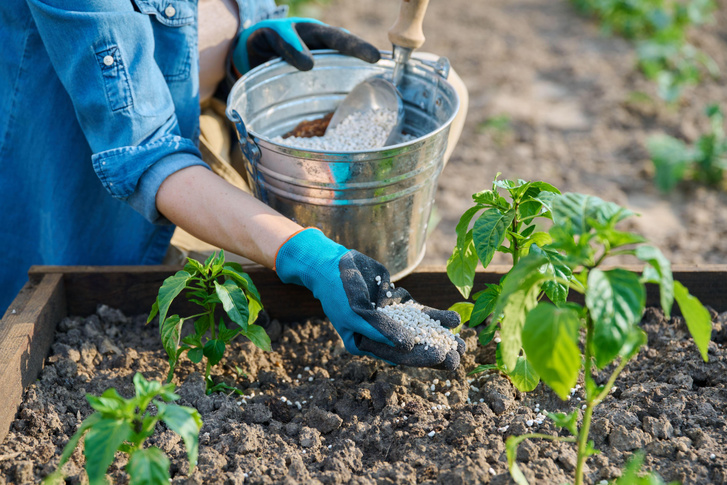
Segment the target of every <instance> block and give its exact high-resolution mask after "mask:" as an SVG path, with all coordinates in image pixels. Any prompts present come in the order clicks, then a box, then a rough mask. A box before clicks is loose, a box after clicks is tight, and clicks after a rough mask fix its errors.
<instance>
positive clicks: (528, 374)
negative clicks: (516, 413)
mask: <svg viewBox="0 0 727 485" xmlns="http://www.w3.org/2000/svg"><path fill="white" fill-rule="evenodd" d="M507 375H508V377H509V378H510V380H511V381H512V383H513V384H514V385H515V387H517V388H518V390H519V391H520V392H530V391H532V390H533V389H535V388H536V387H537V386H538V383H539V382H540V376H539V375H538V373H537V371H536V370H535V368H534V367H533V366H532V364H531V363H530V362H528V360H527V359H526V358H525V357H523V356H522V355H521V356H520V357H518V358H517V363H516V364H515V368H514V369H513V370H512V371H510V372H508V373H507Z"/></svg>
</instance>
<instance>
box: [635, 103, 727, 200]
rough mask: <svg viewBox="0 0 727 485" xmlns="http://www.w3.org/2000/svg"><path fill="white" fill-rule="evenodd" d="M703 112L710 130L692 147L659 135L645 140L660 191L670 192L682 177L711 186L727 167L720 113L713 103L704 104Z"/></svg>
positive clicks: (719, 179)
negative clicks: (707, 119) (705, 106)
mask: <svg viewBox="0 0 727 485" xmlns="http://www.w3.org/2000/svg"><path fill="white" fill-rule="evenodd" d="M706 114H707V116H708V117H709V124H710V131H709V133H706V134H704V135H702V136H700V137H699V140H697V143H696V144H695V145H694V146H688V145H687V144H686V143H684V142H683V141H681V140H679V139H677V138H674V137H671V136H668V135H663V134H662V135H654V136H652V137H651V138H649V139H648V141H647V148H648V150H649V155H650V156H651V160H652V162H654V168H655V169H656V185H657V187H658V188H659V189H660V190H661V191H662V192H669V191H671V190H672V189H673V188H674V187H675V186H676V185H677V183H679V182H680V181H681V180H682V179H684V178H686V177H689V178H691V179H694V180H697V181H700V182H704V183H707V184H709V185H714V186H716V185H719V184H721V183H722V181H723V179H724V171H725V169H727V137H725V132H724V115H723V114H722V110H721V109H720V107H719V106H718V105H716V104H713V105H710V106H708V107H707V109H706Z"/></svg>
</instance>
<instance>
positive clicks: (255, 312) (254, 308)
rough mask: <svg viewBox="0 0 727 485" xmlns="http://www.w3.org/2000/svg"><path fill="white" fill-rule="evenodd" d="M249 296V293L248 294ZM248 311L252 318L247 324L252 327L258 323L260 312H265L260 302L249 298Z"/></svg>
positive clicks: (248, 319)
mask: <svg viewBox="0 0 727 485" xmlns="http://www.w3.org/2000/svg"><path fill="white" fill-rule="evenodd" d="M248 295H249V293H248ZM247 304H248V306H247V310H248V312H249V313H250V316H249V317H248V318H247V324H248V325H252V324H254V323H255V322H256V321H257V318H258V316H259V315H260V312H261V311H262V310H263V305H262V303H260V302H259V301H257V300H255V299H254V298H248V299H247Z"/></svg>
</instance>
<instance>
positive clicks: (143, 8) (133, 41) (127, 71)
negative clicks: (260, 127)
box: [0, 0, 285, 315]
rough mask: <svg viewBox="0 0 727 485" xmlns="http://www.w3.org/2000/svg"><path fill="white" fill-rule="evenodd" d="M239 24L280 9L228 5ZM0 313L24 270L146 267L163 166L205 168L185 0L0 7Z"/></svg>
mask: <svg viewBox="0 0 727 485" xmlns="http://www.w3.org/2000/svg"><path fill="white" fill-rule="evenodd" d="M238 3H239V11H240V17H241V18H240V25H241V26H245V27H247V26H249V25H251V24H252V23H254V22H256V21H259V20H262V19H264V18H269V17H275V16H284V15H285V10H284V9H281V8H280V7H279V8H276V7H275V3H274V0H238ZM0 19H2V22H3V25H2V28H0V45H2V46H3V47H2V49H0V93H2V94H1V95H0V208H1V209H2V212H1V214H2V215H0V221H1V222H2V225H1V226H0V251H1V254H2V260H3V264H2V265H0V268H1V269H0V315H1V314H2V312H4V310H5V308H7V306H8V305H9V304H10V302H11V301H12V299H13V298H14V296H15V295H16V294H17V292H18V291H19V289H20V287H21V286H22V285H23V283H24V282H25V281H27V271H28V268H29V267H30V266H31V265H37V264H41V265H122V264H130V265H137V264H158V263H160V262H161V260H162V258H163V257H164V255H165V253H166V251H167V248H168V245H169V241H170V239H171V236H172V233H173V231H174V226H173V225H171V224H170V223H169V221H167V220H166V219H164V218H163V217H162V216H160V214H159V213H158V212H157V210H156V205H155V199H156V193H157V190H158V189H159V186H160V185H161V183H162V181H163V180H164V179H165V178H166V177H167V176H169V175H170V174H172V173H174V172H176V171H178V170H180V169H182V168H185V167H189V166H193V165H205V164H204V163H203V162H202V159H201V155H200V152H199V150H198V148H197V142H198V136H199V112H200V108H199V98H198V88H199V72H198V69H199V62H198V52H197V0H133V1H132V0H126V1H124V0H74V1H68V0H3V1H2V2H0Z"/></svg>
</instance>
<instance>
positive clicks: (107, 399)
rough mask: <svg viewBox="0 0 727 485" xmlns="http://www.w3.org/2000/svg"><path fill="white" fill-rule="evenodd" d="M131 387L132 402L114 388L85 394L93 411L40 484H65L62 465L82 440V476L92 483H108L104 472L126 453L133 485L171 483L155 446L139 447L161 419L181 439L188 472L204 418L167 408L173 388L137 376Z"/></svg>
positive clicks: (166, 461)
mask: <svg viewBox="0 0 727 485" xmlns="http://www.w3.org/2000/svg"><path fill="white" fill-rule="evenodd" d="M134 389H135V391H136V395H135V396H134V397H132V398H131V399H124V398H123V397H121V396H120V395H119V393H118V392H117V391H116V389H113V388H111V389H108V390H106V391H105V392H104V393H103V394H101V396H99V397H96V396H92V395H90V394H87V395H86V399H87V400H88V402H89V404H90V405H91V407H92V408H93V409H95V410H96V412H95V413H93V414H92V415H90V416H89V417H88V418H86V419H85V420H84V421H83V423H81V426H80V427H79V428H78V431H76V433H75V434H74V435H73V436H72V437H71V439H70V441H69V442H68V444H66V447H65V448H64V449H63V454H62V455H61V460H60V462H59V463H58V468H57V469H56V471H55V472H53V473H52V474H50V475H48V476H47V477H46V478H45V480H43V483H44V484H61V483H65V481H64V478H63V471H62V469H63V465H65V464H66V462H67V461H68V459H69V458H70V457H71V455H72V454H73V451H74V450H75V449H76V447H77V446H78V443H79V442H80V440H81V438H84V439H83V454H84V455H85V457H86V474H87V475H88V481H89V483H90V484H91V485H105V484H107V483H108V482H107V480H106V470H108V468H109V466H111V463H112V462H113V461H114V456H115V454H116V452H117V451H119V452H122V453H126V454H127V455H129V461H128V463H127V465H126V472H127V473H128V474H129V483H130V484H131V485H134V484H150V485H151V484H153V485H167V484H168V483H169V482H171V478H170V477H169V458H167V457H166V455H165V454H164V452H162V451H161V450H160V449H159V448H156V447H151V448H143V445H144V441H145V440H146V439H147V438H148V437H150V436H151V435H152V434H154V429H155V428H156V424H157V423H158V422H159V421H162V422H163V423H164V424H166V426H167V427H168V428H169V429H171V430H172V431H174V432H176V433H177V434H179V435H180V436H181V437H182V439H183V440H184V445H185V447H186V449H187V457H188V458H189V471H190V473H191V472H192V471H193V470H194V467H195V465H196V464H197V453H198V447H199V441H198V440H199V438H198V436H199V430H200V428H201V427H202V418H201V417H200V415H199V413H198V412H197V410H196V409H194V408H190V407H185V406H178V405H176V404H169V403H171V402H172V401H176V400H177V399H179V396H177V395H176V394H174V392H173V391H174V385H173V384H161V383H159V382H157V381H147V380H146V379H144V377H143V376H142V375H141V374H140V373H136V375H134ZM156 398H160V399H161V400H157V399H156ZM150 404H153V405H154V406H155V407H156V412H155V413H153V412H151V411H150V409H149V405H150Z"/></svg>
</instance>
